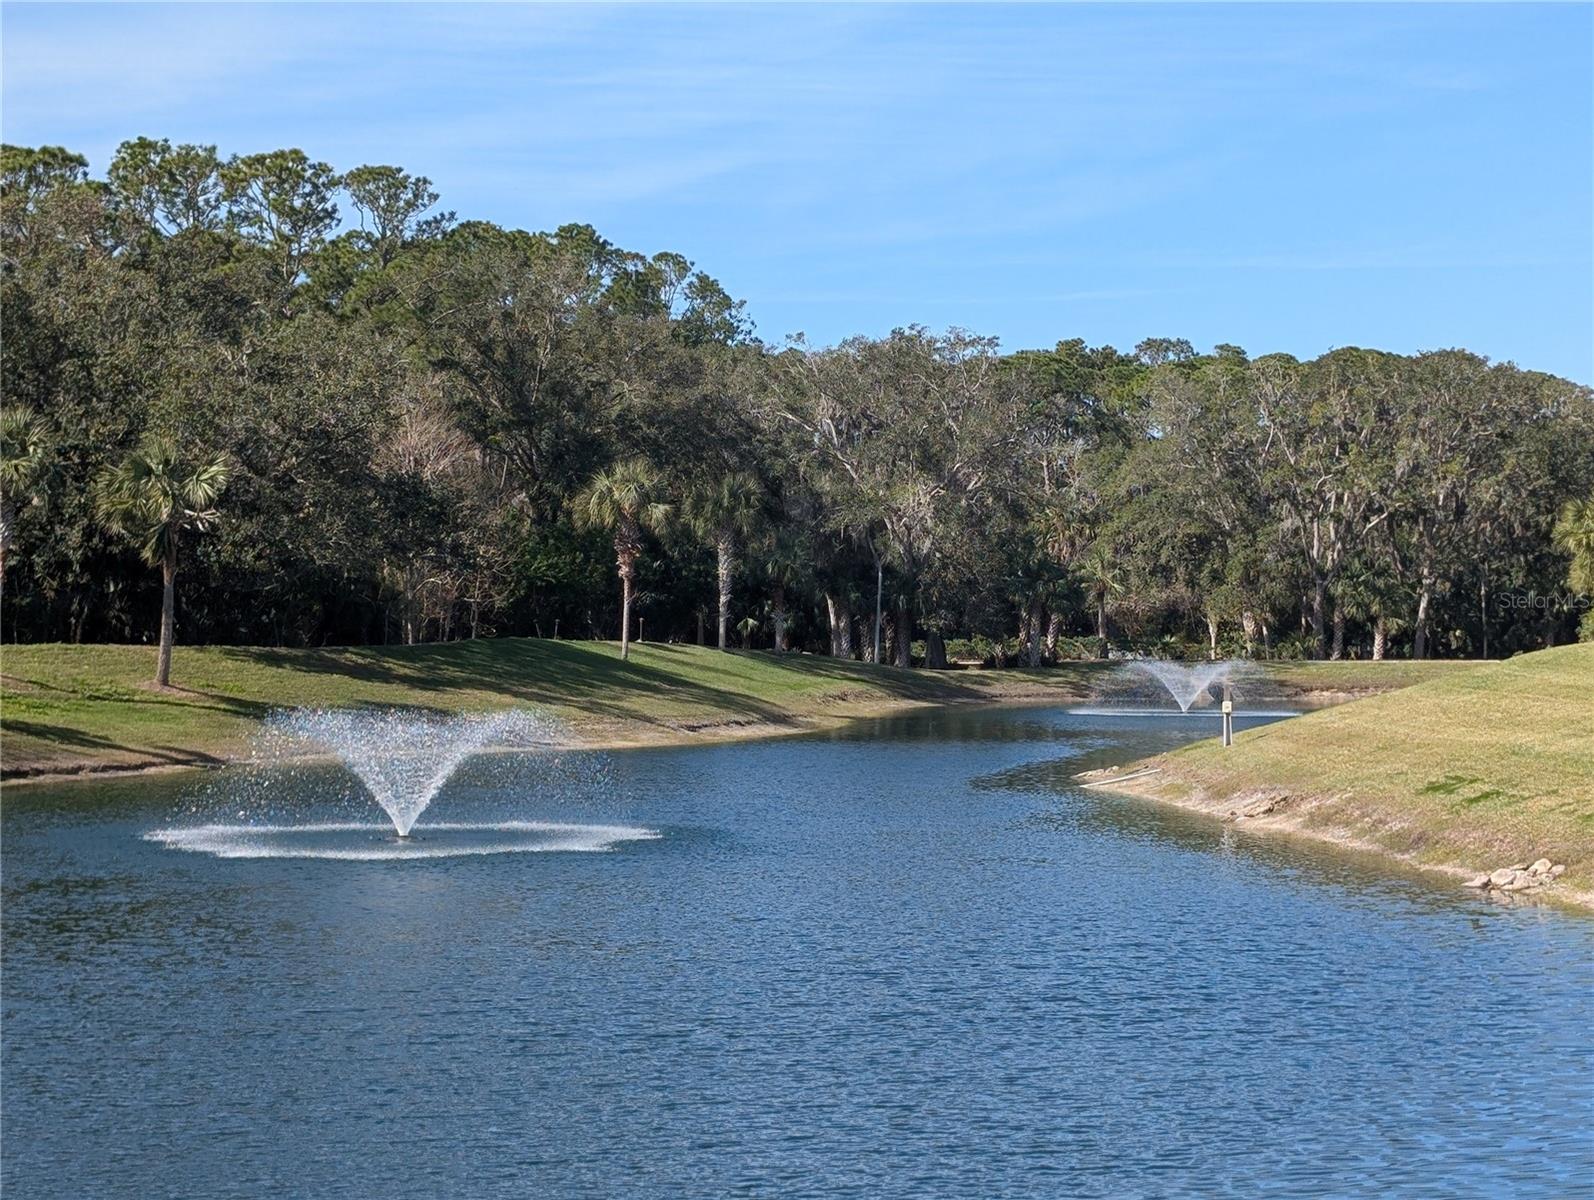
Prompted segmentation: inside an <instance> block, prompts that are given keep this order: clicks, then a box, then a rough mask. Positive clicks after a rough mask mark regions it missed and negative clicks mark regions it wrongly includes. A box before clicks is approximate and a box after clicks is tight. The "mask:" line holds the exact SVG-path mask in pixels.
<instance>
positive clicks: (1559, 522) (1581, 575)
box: [1553, 496, 1594, 593]
mask: <svg viewBox="0 0 1594 1200" xmlns="http://www.w3.org/2000/svg"><path fill="white" fill-rule="evenodd" d="M1553 536H1554V538H1555V548H1556V549H1557V550H1562V551H1565V552H1566V553H1567V554H1570V555H1571V556H1572V569H1571V571H1570V573H1569V574H1568V576H1567V583H1568V584H1570V585H1571V588H1572V590H1573V591H1575V592H1584V593H1594V496H1590V497H1589V498H1588V499H1587V500H1568V501H1567V502H1566V503H1565V504H1564V505H1563V506H1562V507H1561V515H1560V516H1559V517H1558V518H1557V519H1556V522H1555V533H1554V535H1553Z"/></svg>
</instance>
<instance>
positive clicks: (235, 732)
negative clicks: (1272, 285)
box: [0, 638, 1454, 778]
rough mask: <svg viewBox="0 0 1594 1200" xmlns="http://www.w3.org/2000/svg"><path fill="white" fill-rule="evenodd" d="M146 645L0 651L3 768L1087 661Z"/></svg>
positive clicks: (1380, 685) (1400, 670)
mask: <svg viewBox="0 0 1594 1200" xmlns="http://www.w3.org/2000/svg"><path fill="white" fill-rule="evenodd" d="M154 660H155V652H154V651H153V650H152V649H150V648H149V647H145V646H60V645H43V646H6V647H3V648H0V769H3V770H4V773H5V774H6V775H7V776H8V777H11V778H16V777H19V776H25V775H38V774H47V773H70V772H75V771H84V770H105V769H117V768H138V767H148V766H158V765H176V764H197V763H209V762H217V761H225V760H227V759H229V758H233V757H237V756H239V755H241V754H244V753H246V752H247V750H248V745H249V738H250V735H251V734H252V732H253V730H254V727H255V726H256V724H257V723H258V722H259V720H260V719H261V718H262V717H263V716H265V715H266V714H267V713H268V712H270V711H271V710H273V709H276V708H283V707H292V706H296V705H318V706H326V707H348V706H378V705H398V706H409V707H414V708H419V709H427V710H434V711H461V710H485V709H494V708H507V707H512V706H515V705H523V704H534V705H539V706H543V707H546V708H547V709H550V710H552V711H553V712H554V713H556V714H558V715H560V716H562V717H564V718H565V719H566V720H567V721H569V722H570V724H571V726H572V730H573V733H574V735H575V736H576V737H577V738H578V739H579V740H581V741H583V742H586V743H589V744H604V745H627V744H647V743H658V742H667V741H690V740H697V739H709V738H714V737H728V736H751V735H757V734H763V733H778V732H783V731H791V730H799V729H807V728H815V727H818V726H820V725H822V724H825V723H834V722H836V721H839V720H845V719H847V718H849V717H855V716H863V715H866V714H869V713H876V712H881V711H884V710H886V709H890V708H895V707H900V706H903V705H909V704H951V703H959V702H967V701H979V700H1002V699H1048V698H1050V699H1057V700H1070V699H1077V698H1083V697H1085V696H1087V695H1089V694H1090V691H1091V689H1092V686H1093V684H1094V683H1095V682H1096V681H1097V680H1098V679H1099V678H1100V672H1101V671H1103V670H1110V669H1111V668H1110V667H1109V666H1107V665H1105V664H1099V663H1067V664H1064V665H1062V666H1058V667H1053V668H1048V669H1045V670H1040V671H1020V670H1014V671H950V672H946V671H941V672H930V671H903V670H898V669H896V668H894V667H871V666H866V665H864V664H863V663H854V662H844V661H838V660H836V659H831V658H823V657H816V656H813V655H788V656H785V657H776V656H774V655H770V654H759V653H752V654H748V653H733V654H721V653H719V652H717V651H714V650H705V649H701V648H699V647H696V646H665V645H653V644H644V645H640V646H637V647H636V648H635V650H634V653H633V655H632V658H631V660H630V661H629V662H627V663H622V662H620V661H619V658H618V657H617V656H616V653H615V648H614V646H613V645H611V644H607V643H598V642H554V641H542V640H537V639H532V638H503V639H493V640H483V641H474V642H452V643H448V644H446V645H431V646H402V647H360V648H344V649H325V650H270V649H259V648H249V647H223V646H217V647H206V648H183V647H179V648H178V649H177V651H176V656H175V659H174V669H173V675H172V678H173V680H174V681H176V682H177V683H178V684H180V685H181V690H178V691H174V692H166V693H160V692H155V691H152V690H150V688H149V686H148V680H149V677H150V673H151V671H152V669H153V665H154ZM1447 667H1448V668H1450V669H1451V670H1453V669H1454V664H1435V663H1393V662H1391V663H1323V664H1293V663H1291V664H1277V665H1270V666H1269V668H1268V670H1269V672H1270V673H1271V674H1275V675H1276V676H1277V677H1278V679H1279V681H1280V683H1281V684H1282V685H1283V686H1284V687H1285V688H1287V689H1292V690H1294V691H1296V692H1298V693H1299V694H1301V695H1303V696H1307V697H1310V696H1314V695H1320V694H1343V693H1357V692H1363V691H1367V690H1381V689H1387V688H1391V687H1400V686H1404V685H1406V684H1408V683H1412V682H1416V681H1418V680H1420V679H1423V678H1428V677H1430V676H1432V675H1433V674H1435V673H1436V672H1443V671H1444V670H1445V669H1446V668H1447Z"/></svg>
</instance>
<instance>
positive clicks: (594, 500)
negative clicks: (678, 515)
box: [575, 458, 670, 659]
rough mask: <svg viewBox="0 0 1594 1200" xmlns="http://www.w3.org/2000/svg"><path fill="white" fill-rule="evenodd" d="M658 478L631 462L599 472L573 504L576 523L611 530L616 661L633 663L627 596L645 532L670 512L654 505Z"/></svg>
mask: <svg viewBox="0 0 1594 1200" xmlns="http://www.w3.org/2000/svg"><path fill="white" fill-rule="evenodd" d="M660 489H661V485H660V482H659V473H658V472H657V471H656V470H654V469H653V465H652V464H651V463H649V462H648V461H647V460H646V459H642V458H632V459H627V460H626V461H625V462H621V463H616V464H615V465H614V466H612V467H608V468H606V469H604V470H602V471H599V472H598V473H597V474H596V475H594V476H593V477H592V479H591V481H590V482H588V484H587V486H586V487H585V488H583V489H582V490H581V492H580V494H579V495H577V496H576V498H575V516H576V523H577V524H578V525H581V526H583V527H584V528H587V529H605V530H612V531H613V533H614V562H615V566H616V567H617V568H618V570H619V573H620V657H621V658H622V659H625V658H629V657H631V593H632V589H633V587H634V586H635V584H636V563H637V558H638V557H639V556H640V555H641V553H642V531H643V529H654V530H657V529H659V528H661V527H662V526H663V525H664V522H665V521H666V520H667V519H668V517H669V515H670V506H669V505H668V504H662V503H660V502H659V501H658V500H657V499H655V497H656V496H658V494H659V492H660Z"/></svg>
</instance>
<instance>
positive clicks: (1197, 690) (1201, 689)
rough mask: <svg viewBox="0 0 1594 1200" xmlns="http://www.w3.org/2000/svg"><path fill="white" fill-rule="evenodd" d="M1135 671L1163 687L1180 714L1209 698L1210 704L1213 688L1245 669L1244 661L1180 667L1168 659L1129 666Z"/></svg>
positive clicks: (1136, 662) (1148, 659) (1134, 663)
mask: <svg viewBox="0 0 1594 1200" xmlns="http://www.w3.org/2000/svg"><path fill="white" fill-rule="evenodd" d="M1129 666H1130V668H1131V669H1132V670H1135V671H1138V672H1140V673H1141V674H1142V675H1148V676H1150V677H1151V678H1152V679H1155V680H1156V681H1157V682H1158V683H1160V684H1162V686H1163V687H1164V688H1166V689H1167V691H1168V695H1170V696H1172V697H1173V701H1174V703H1175V704H1177V705H1178V706H1179V711H1180V712H1189V711H1190V707H1191V706H1192V705H1193V704H1195V703H1196V701H1198V700H1200V699H1201V698H1202V696H1206V697H1207V699H1208V700H1211V699H1213V698H1214V697H1213V696H1212V694H1211V691H1210V689H1211V688H1212V686H1213V685H1214V684H1218V683H1226V682H1228V681H1229V679H1230V677H1231V676H1233V675H1234V674H1236V672H1238V671H1240V670H1241V669H1243V668H1244V667H1245V666H1246V664H1245V663H1244V662H1243V661H1237V660H1232V659H1230V660H1225V661H1223V662H1207V663H1181V662H1172V661H1170V660H1168V659H1161V658H1146V659H1137V660H1136V661H1134V662H1132V663H1130V664H1129Z"/></svg>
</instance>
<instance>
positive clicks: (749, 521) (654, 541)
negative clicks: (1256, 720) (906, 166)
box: [0, 138, 1594, 666]
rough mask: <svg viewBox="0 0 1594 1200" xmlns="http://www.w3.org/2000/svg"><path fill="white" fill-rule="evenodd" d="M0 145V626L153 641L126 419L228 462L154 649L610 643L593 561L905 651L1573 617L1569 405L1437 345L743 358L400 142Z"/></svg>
mask: <svg viewBox="0 0 1594 1200" xmlns="http://www.w3.org/2000/svg"><path fill="white" fill-rule="evenodd" d="M0 166H3V182H0V238H3V245H4V261H3V264H0V267H3V278H0V283H3V316H4V322H5V335H6V336H5V340H4V348H3V382H4V391H5V399H6V403H7V405H8V406H10V410H11V411H12V412H15V413H17V414H23V413H24V410H28V411H30V412H31V416H28V417H26V418H25V419H24V417H23V416H21V415H19V416H18V417H16V419H15V420H11V419H10V418H8V422H9V423H8V424H7V429H8V430H9V429H10V428H11V427H12V425H16V427H17V436H16V437H15V438H13V437H12V435H11V433H7V438H8V441H7V449H6V451H5V453H6V456H7V458H8V461H9V459H10V457H11V456H12V453H13V452H12V449H11V445H12V442H13V441H15V442H16V443H17V445H18V446H19V447H20V449H19V450H18V451H17V453H18V454H19V455H24V456H26V457H27V461H26V462H24V463H21V464H20V465H19V466H18V468H17V476H18V482H16V483H13V482H12V481H11V478H10V475H9V474H8V475H7V477H6V480H5V483H4V487H5V494H4V500H5V502H6V513H5V535H6V540H7V544H6V548H5V558H4V572H5V574H4V584H5V614H4V615H5V621H6V636H7V638H8V639H9V640H20V641H40V640H62V641H142V640H147V639H149V638H150V637H151V636H152V635H153V634H154V633H155V631H156V627H157V615H158V613H159V611H160V608H161V596H160V579H159V578H158V577H157V576H156V575H155V573H153V572H151V571H149V570H148V568H147V567H146V566H144V565H143V564H142V563H141V562H140V561H139V558H138V548H137V547H136V546H134V545H133V544H132V543H130V542H129V541H127V540H126V539H121V538H118V537H116V536H115V535H114V534H113V533H111V532H109V531H108V530H107V529H106V528H105V525H104V523H103V522H102V521H101V520H99V519H98V518H97V514H96V510H95V488H94V481H95V480H96V479H98V478H100V477H102V476H103V475H104V473H105V472H106V471H107V470H108V469H113V468H115V467H116V466H117V465H118V464H120V463H123V462H124V461H126V460H127V457H128V455H129V454H130V453H131V452H132V451H133V450H134V449H135V448H136V447H138V446H139V445H141V444H145V443H147V442H149V440H150V439H152V438H157V439H164V444H169V445H171V446H174V447H177V448H180V449H181V452H182V453H183V455H184V456H186V457H187V458H189V459H191V460H193V461H201V462H224V463H225V464H226V468H227V472H228V477H229V482H228V486H227V490H226V493H225V495H224V496H223V497H222V499H221V501H220V510H221V519H220V520H219V522H217V523H216V528H215V531H214V532H213V533H211V534H210V535H208V536H206V537H204V538H200V539H194V540H193V541H192V542H191V547H192V548H191V549H190V548H189V545H188V544H185V547H184V551H183V553H184V556H185V557H184V566H183V570H182V573H181V574H180V576H178V578H177V583H176V589H177V596H178V623H179V635H180V636H179V640H181V641H190V642H204V643H240V644H268V645H324V644H333V643H384V642H392V641H409V642H413V641H429V640H448V639H455V638H461V637H470V636H476V635H478V634H487V633H501V634H512V633H528V634H529V633H535V634H541V635H555V634H557V635H559V636H563V637H576V638H585V637H604V638H613V637H616V636H617V635H618V634H619V632H620V630H619V613H620V609H621V604H622V589H621V586H620V582H621V581H623V582H624V583H625V591H626V593H627V595H629V597H630V602H631V609H632V616H633V619H634V625H632V626H631V627H630V629H629V632H630V633H631V634H632V635H640V636H643V637H645V638H646V639H648V640H669V639H679V640H704V636H705V625H707V624H708V623H709V622H714V623H715V625H716V626H717V627H718V629H719V630H721V631H726V632H725V633H724V634H722V636H728V631H730V630H736V631H738V632H739V633H740V634H741V635H742V637H743V638H744V639H745V640H746V641H748V642H750V643H751V644H752V645H755V646H775V647H777V648H785V647H791V648H794V649H810V650H828V651H829V652H831V653H833V654H836V655H842V656H862V657H874V656H876V655H878V656H879V657H882V658H887V659H890V660H892V661H896V662H899V663H903V664H908V663H910V662H924V663H926V664H927V665H931V666H937V665H942V664H944V663H945V662H946V661H947V659H948V644H949V643H953V649H954V650H956V649H958V648H967V647H971V646H972V647H977V648H978V652H979V653H981V654H982V655H985V656H987V657H990V658H992V659H994V660H997V661H999V662H1000V661H1009V660H1012V659H1015V658H1016V659H1018V660H1021V661H1028V662H1032V663H1033V662H1039V661H1041V660H1043V659H1045V658H1046V657H1048V656H1049V655H1053V654H1056V653H1058V652H1060V651H1061V650H1062V649H1063V648H1064V647H1067V646H1069V645H1079V644H1081V643H1080V642H1079V641H1078V640H1075V639H1086V640H1085V642H1084V643H1083V644H1085V645H1088V646H1090V647H1092V648H1105V646H1106V644H1107V643H1109V642H1112V643H1117V644H1125V643H1134V644H1137V645H1141V646H1154V645H1161V646H1164V647H1166V648H1169V649H1181V650H1182V649H1186V648H1188V649H1189V650H1190V651H1191V652H1221V653H1229V652H1238V651H1245V652H1251V653H1258V654H1261V653H1268V654H1275V655H1276V654H1285V655H1290V654H1308V655H1313V654H1316V655H1325V656H1326V655H1332V654H1352V653H1354V654H1362V655H1372V654H1374V653H1375V652H1377V653H1379V654H1382V653H1383V652H1384V651H1385V650H1386V649H1387V650H1388V652H1389V653H1391V654H1395V653H1399V654H1413V655H1416V656H1424V655H1430V654H1444V655H1451V654H1460V655H1476V654H1483V653H1498V652H1505V651H1510V650H1515V649H1521V648H1528V647H1532V646H1537V645H1543V644H1546V643H1549V642H1552V641H1555V640H1565V639H1566V638H1567V637H1569V636H1570V635H1571V634H1572V631H1573V630H1574V629H1575V628H1576V625H1577V620H1578V617H1579V615H1580V610H1579V605H1580V604H1582V603H1583V601H1582V600H1580V598H1579V597H1578V596H1577V595H1576V594H1574V593H1572V592H1569V591H1568V588H1567V570H1568V561H1569V554H1568V552H1567V551H1565V550H1563V549H1559V548H1558V547H1557V545H1556V543H1555V542H1554V541H1553V540H1552V536H1551V531H1552V529H1553V527H1554V526H1555V523H1556V519H1557V514H1558V513H1559V511H1560V510H1561V509H1562V508H1563V506H1564V505H1566V504H1567V503H1568V502H1570V501H1572V500H1575V499H1581V498H1586V497H1588V496H1589V495H1591V494H1594V403H1591V397H1590V393H1589V391H1588V389H1587V388H1585V387H1582V386H1579V385H1577V384H1574V383H1571V382H1568V381H1566V380H1563V379H1558V378H1554V377H1551V376H1547V375H1543V374H1539V373H1535V372H1531V371H1524V370H1519V369H1518V368H1516V367H1515V366H1512V365H1509V364H1491V363H1489V362H1487V361H1486V360H1484V359H1482V358H1480V357H1478V356H1476V355H1473V354H1470V353H1467V352H1465V351H1459V350H1445V351H1438V352H1434V353H1429V354H1422V355H1417V356H1415V357H1403V356H1397V355H1391V354H1384V353H1379V352H1375V351H1367V350H1360V349H1342V350H1337V351H1334V352H1332V353H1330V354H1327V355H1324V356H1323V357H1322V358H1320V359H1317V360H1315V361H1312V362H1304V363H1303V362H1298V361H1296V360H1294V359H1292V358H1290V357H1288V356H1284V355H1269V356H1267V357H1263V358H1257V359H1251V358H1249V357H1248V356H1247V355H1246V354H1245V353H1244V352H1243V351H1241V350H1239V349H1238V348H1236V347H1233V346H1220V347H1217V348H1216V349H1215V350H1214V351H1213V352H1212V353H1211V354H1197V353H1195V352H1194V350H1193V349H1192V348H1191V347H1190V346H1189V345H1188V343H1185V342H1182V341H1177V340H1169V339H1152V340H1149V341H1146V342H1143V343H1142V344H1141V345H1139V346H1137V347H1136V348H1135V350H1134V351H1133V352H1132V353H1121V352H1119V351H1116V350H1114V349H1112V348H1111V347H1095V348H1093V347H1088V346H1086V345H1085V344H1084V343H1083V342H1081V341H1077V340H1074V341H1062V342H1060V343H1058V345H1057V346H1056V347H1055V348H1054V349H1052V350H1048V351H1026V352H1022V353H1018V354H1011V355H1003V354H1001V353H999V351H998V348H997V346H996V345H995V343H994V342H992V341H990V340H988V339H984V338H980V337H976V336H974V335H971V334H968V333H965V332H962V331H957V330H954V331H950V332H948V333H946V334H939V335H938V334H933V333H931V332H928V331H926V330H923V329H918V328H910V329H904V330H898V331H896V332H894V333H893V334H891V335H890V336H888V337H884V338H879V339H869V338H857V339H852V340H849V341H846V342H844V343H842V344H841V345H839V346H836V347H833V348H813V347H810V346H808V345H807V344H805V343H804V342H802V341H801V340H800V339H799V340H795V341H793V342H790V343H788V344H786V345H783V346H779V347H773V346H766V345H763V344H761V343H760V342H758V341H757V340H756V339H755V338H754V337H753V335H752V328H751V325H750V323H749V321H748V319H747V317H746V315H745V314H744V311H743V306H742V305H741V304H740V303H738V302H736V301H734V300H733V299H731V298H730V297H729V296H728V295H727V294H726V293H725V291H724V290H723V288H721V287H720V285H719V284H718V283H716V282H715V281H714V280H713V279H712V278H710V277H709V276H708V275H706V274H704V273H702V272H701V271H698V270H696V269H695V268H694V267H693V265H692V264H691V263H689V262H687V261H686V260H685V259H683V258H681V257H680V256H679V255H675V254H670V253H659V254H654V255H652V256H651V257H648V256H644V255H642V254H637V253H633V252H629V251H625V250H622V249H620V248H618V247H616V246H613V245H611V244H610V243H608V242H607V241H605V240H604V239H603V238H601V237H600V236H599V235H598V234H597V233H596V231H594V230H593V229H591V228H589V227H586V226H579V225H571V226H565V227H563V228H560V229H559V230H556V231H554V232H552V233H539V234H533V233H526V232H523V231H519V230H509V229H502V228H499V227H497V226H495V225H491V224H488V223H485V222H479V221H457V220H456V219H455V218H454V215H453V214H451V213H438V212H436V211H435V205H436V202H437V199H438V198H437V195H436V193H435V192H434V191H433V189H432V187H431V185H430V183H429V182H428V181H427V180H425V179H422V178H417V177H414V176H411V175H409V174H407V173H405V172H404V171H402V170H399V169H397V168H394V167H386V166H362V167H358V168H356V169H354V170H351V171H348V172H347V173H344V174H339V173H338V172H337V171H336V170H334V169H333V168H332V167H331V166H330V165H328V164H326V163H320V162H315V161H313V160H311V159H310V158H308V157H307V156H306V155H304V154H303V153H301V152H300V151H297V150H287V151H276V152H272V153H267V154H256V155H245V156H241V157H234V158H231V159H225V160H224V159H222V158H220V157H218V155H217V153H216V151H215V149H214V148H213V147H207V146H192V145H180V146H173V145H171V144H169V143H167V142H165V141H157V140H152V139H147V138H141V139H138V140H136V141H132V142H128V143H126V144H124V145H123V146H122V147H121V149H120V151H119V152H118V154H117V155H116V158H115V160H114V161H113V162H112V164H111V165H110V167H109V170H108V171H107V173H106V177H105V179H103V180H99V179H93V178H91V177H90V175H89V172H88V167H87V164H86V162H85V161H84V160H83V159H82V158H80V157H78V156H76V155H73V154H71V153H69V152H67V151H66V150H63V149H60V148H50V147H46V148H42V149H25V148H19V147H6V148H5V150H4V162H3V164H0ZM6 470H7V471H8V472H9V471H10V467H9V466H8V467H7V468H6ZM616 471H619V472H620V473H621V475H622V476H626V477H628V478H630V479H631V480H632V481H635V480H637V479H646V480H647V481H648V486H647V487H646V488H645V489H644V490H645V491H646V492H647V493H648V494H647V496H646V498H645V501H646V505H647V507H646V513H647V515H648V517H649V519H648V520H645V521H636V520H632V519H630V518H625V519H622V516H623V514H622V512H621V509H620V507H618V506H616V505H615V504H613V503H610V502H611V501H613V500H614V499H615V496H614V494H613V488H612V487H608V490H607V492H606V491H605V488H606V486H607V485H608V484H612V483H613V482H614V481H615V479H616ZM595 481H596V482H595ZM605 481H607V483H606V482H605ZM605 496H607V498H606V499H605ZM617 559H618V566H619V567H620V575H621V580H617V579H616V570H615V568H616V565H617V561H616V560H617ZM714 636H715V635H714V633H713V631H709V632H708V637H709V638H713V637H714ZM954 639H956V640H955V641H954Z"/></svg>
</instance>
